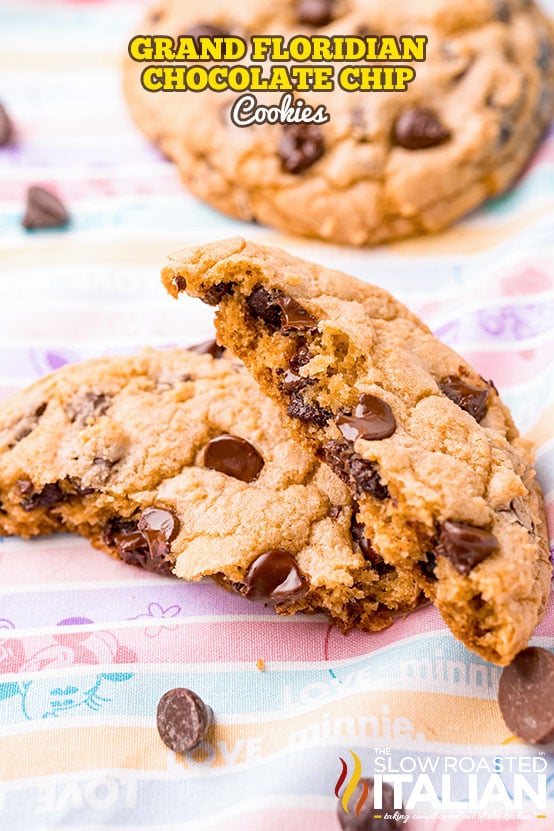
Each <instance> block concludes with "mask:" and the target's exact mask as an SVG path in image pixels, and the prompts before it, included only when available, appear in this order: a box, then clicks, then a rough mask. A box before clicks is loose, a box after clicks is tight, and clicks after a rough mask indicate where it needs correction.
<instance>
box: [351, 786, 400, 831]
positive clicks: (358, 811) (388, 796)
mask: <svg viewBox="0 0 554 831" xmlns="http://www.w3.org/2000/svg"><path fill="white" fill-rule="evenodd" d="M374 789H375V782H374V779H373V778H372V777H367V778H366V779H360V781H359V782H358V784H357V785H356V788H355V790H354V792H353V794H352V796H351V797H350V799H349V800H348V803H347V808H348V812H347V811H346V809H345V807H344V805H343V804H342V798H341V799H340V800H339V802H338V803H337V817H338V820H339V825H340V827H341V828H342V831H399V829H401V828H405V827H406V828H407V827H408V826H409V823H408V826H404V824H403V823H404V820H403V819H399V815H405V811H404V809H403V808H402V807H401V809H397V808H395V804H394V788H393V787H392V785H389V784H388V782H383V783H382V785H381V793H382V797H381V804H380V805H379V808H375V807H374V802H375V795H374ZM337 796H339V793H338V792H337Z"/></svg>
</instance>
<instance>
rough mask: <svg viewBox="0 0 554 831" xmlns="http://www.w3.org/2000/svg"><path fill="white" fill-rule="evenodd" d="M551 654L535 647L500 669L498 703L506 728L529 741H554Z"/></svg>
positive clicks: (553, 683)
mask: <svg viewBox="0 0 554 831" xmlns="http://www.w3.org/2000/svg"><path fill="white" fill-rule="evenodd" d="M553 690H554V655H553V654H552V652H548V650H546V649H541V648H540V647H538V646H530V647H528V648H527V649H524V650H523V651H522V652H520V653H519V654H518V655H516V657H515V658H514V660H513V661H512V663H511V664H510V666H508V667H505V668H504V669H503V670H502V675H501V676H500V683H499V685H498V706H499V707H500V712H501V713H502V716H503V718H504V721H505V722H506V724H507V726H508V728H509V729H510V730H511V731H512V733H514V734H515V735H516V736H519V738H520V739H523V741H525V742H528V743H529V744H547V743H548V742H551V741H554V695H553V694H552V691H553Z"/></svg>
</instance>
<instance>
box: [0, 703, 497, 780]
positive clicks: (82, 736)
mask: <svg viewBox="0 0 554 831" xmlns="http://www.w3.org/2000/svg"><path fill="white" fill-rule="evenodd" d="M345 713H348V716H345ZM453 713H454V714H455V717H453ZM216 720H217V713H216ZM510 736H511V734H510V732H509V731H508V729H507V728H506V726H505V724H504V722H503V721H502V717H501V716H500V712H499V710H498V705H497V703H496V701H487V700H483V699H475V698H466V697H463V696H450V695H441V694H438V693H427V692H406V691H396V690H395V691H386V690H379V691H375V692H358V693H353V694H352V695H351V696H349V697H348V698H342V699H340V700H338V701H333V702H330V703H328V704H327V705H323V706H321V707H318V708H317V709H314V710H312V711H311V712H310V713H305V714H302V715H298V716H293V717H291V718H288V719H284V720H282V721H277V722H274V721H267V722H260V723H248V724H226V725H223V724H217V721H216V724H215V725H212V727H211V728H210V732H209V733H208V736H207V742H208V743H209V744H210V746H211V747H210V752H211V755H212V758H211V762H210V766H211V767H214V768H223V767H229V768H231V767H232V765H233V764H239V763H244V762H248V761H254V760H255V759H257V758H260V757H261V756H269V755H270V754H272V753H275V752H278V751H280V750H284V749H285V748H287V747H291V748H301V747H305V746H313V745H314V744H315V745H317V743H318V742H323V743H325V744H329V743H334V744H336V745H337V746H339V747H342V748H348V747H349V746H351V745H352V744H355V743H356V742H357V740H360V741H362V742H363V741H365V740H367V739H369V738H371V739H377V740H378V741H379V742H380V743H381V744H387V742H389V741H391V743H393V742H394V741H395V740H397V741H399V742H402V740H403V739H404V740H405V741H406V742H407V743H408V744H409V743H410V742H411V741H414V740H415V741H416V742H417V743H418V744H419V745H420V746H421V745H422V743H423V742H425V741H428V742H437V743H440V742H445V743H448V744H453V745H455V744H460V745H464V746H467V745H475V746H485V745H493V746H495V745H496V746H499V745H501V744H502V743H503V742H504V741H506V740H507V739H509V738H510ZM200 753H201V751H200ZM168 754H169V751H168V750H167V748H166V747H165V745H163V744H162V742H161V740H160V738H159V736H158V734H157V731H156V728H155V723H154V716H153V718H152V727H112V726H109V725H104V726H100V725H99V726H96V725H92V724H91V726H90V727H89V726H87V727H84V726H83V727H78V728H65V729H63V728H60V727H57V728H56V729H51V730H37V731H35V732H33V733H27V732H26V733H21V734H18V735H10V736H5V737H3V738H2V754H1V758H0V774H2V775H3V776H4V777H5V778H6V779H8V780H9V779H19V778H21V777H27V776H40V775H45V774H49V773H62V772H70V771H74V770H83V769H87V770H94V769H96V768H99V769H102V768H106V767H118V768H129V769H139V770H141V769H143V770H152V771H163V770H166V769H167V766H168V764H171V762H169V761H168ZM178 763H179V764H183V765H185V766H186V767H192V768H194V767H195V763H194V760H193V761H192V763H191V762H190V761H188V760H186V759H182V758H179V759H178ZM2 767H3V771H2V770H1V768H2ZM0 778H1V775H0Z"/></svg>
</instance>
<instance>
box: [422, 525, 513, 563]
mask: <svg viewBox="0 0 554 831" xmlns="http://www.w3.org/2000/svg"><path fill="white" fill-rule="evenodd" d="M497 548H498V540H497V539H496V537H495V536H494V534H491V533H490V532H489V531H484V530H483V529H482V528H474V527H473V525H466V524H465V523H463V522H453V521H451V520H449V519H447V520H446V521H445V522H443V524H442V528H441V532H440V538H439V545H438V546H437V549H436V553H437V554H440V555H441V556H442V557H448V559H449V560H450V561H451V563H452V565H453V566H454V568H455V569H456V571H458V572H459V573H460V574H469V573H470V571H471V570H472V569H473V568H475V566H476V565H477V564H478V563H480V562H482V561H483V560H485V559H486V558H487V557H488V556H489V555H490V554H492V553H493V551H496V549H497Z"/></svg>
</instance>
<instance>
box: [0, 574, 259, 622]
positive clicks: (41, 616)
mask: <svg viewBox="0 0 554 831" xmlns="http://www.w3.org/2000/svg"><path fill="white" fill-rule="evenodd" d="M130 576H131V570H130ZM226 614H229V615H246V616H253V615H267V616H268V617H270V616H272V615H274V614H275V612H273V611H272V610H271V609H268V608H266V607H265V606H263V605H262V604H261V603H252V602H251V601H249V600H245V599H244V598H242V597H238V596H237V595H234V594H231V593H230V592H227V591H225V590H224V589H222V588H220V587H219V586H215V585H213V584H211V583H209V582H205V583H184V582H182V581H180V580H175V585H168V584H167V583H165V582H164V583H162V582H160V585H159V586H151V585H150V586H144V585H142V584H141V583H137V584H136V585H134V586H122V587H119V588H106V587H103V586H99V587H98V588H97V589H92V588H90V587H87V588H84V589H82V590H81V589H68V590H66V591H51V592H32V591H29V592H26V593H24V594H23V593H14V594H9V593H7V594H5V595H3V596H2V595H1V594H0V629H27V628H34V627H35V626H37V623H39V624H40V626H58V625H60V624H61V623H62V622H63V623H65V624H66V625H67V624H68V621H69V620H70V619H72V618H74V619H83V618H86V619H88V620H89V621H92V622H93V623H113V622H116V621H124V620H135V619H138V618H140V619H141V620H144V622H145V623H146V624H148V623H149V621H150V620H152V625H153V626H157V625H171V624H173V623H175V621H176V620H178V619H179V618H183V617H188V616H191V615H226ZM75 622H78V621H77V620H76V621H75Z"/></svg>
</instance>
